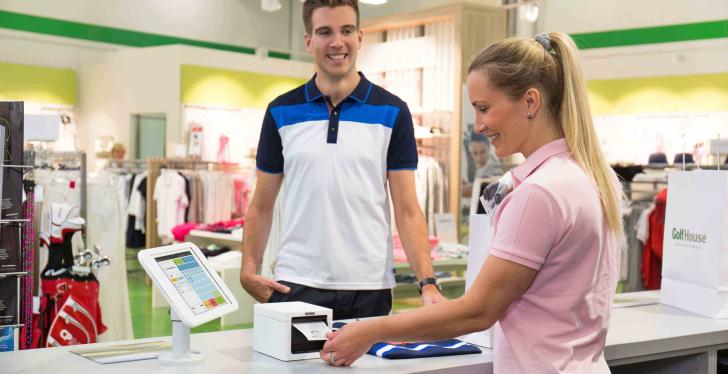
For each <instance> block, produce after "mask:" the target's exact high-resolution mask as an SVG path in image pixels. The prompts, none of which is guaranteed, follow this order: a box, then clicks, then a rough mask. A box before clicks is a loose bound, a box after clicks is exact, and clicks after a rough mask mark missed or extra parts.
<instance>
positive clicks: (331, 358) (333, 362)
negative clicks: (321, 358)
mask: <svg viewBox="0 0 728 374" xmlns="http://www.w3.org/2000/svg"><path fill="white" fill-rule="evenodd" d="M329 362H330V363H331V364H332V365H336V357H334V352H329Z"/></svg>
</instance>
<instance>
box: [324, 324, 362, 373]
mask: <svg viewBox="0 0 728 374" xmlns="http://www.w3.org/2000/svg"><path fill="white" fill-rule="evenodd" d="M366 322H370V321H366ZM366 322H353V323H349V324H347V325H346V326H344V327H342V328H341V329H339V330H338V331H334V332H330V333H328V334H326V338H327V339H328V341H327V342H326V344H324V348H323V350H321V359H322V360H324V361H325V362H326V363H328V364H329V365H333V366H349V365H351V364H353V363H354V361H356V360H358V359H359V357H361V356H362V355H364V354H365V353H367V351H368V350H369V348H370V347H371V346H372V344H374V343H375V342H374V340H373V337H372V336H371V334H369V333H368V332H367V328H366V327H367V323H366Z"/></svg>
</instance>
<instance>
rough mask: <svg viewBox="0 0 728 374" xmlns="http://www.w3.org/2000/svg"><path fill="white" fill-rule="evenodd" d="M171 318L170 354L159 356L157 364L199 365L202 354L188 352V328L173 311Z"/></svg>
mask: <svg viewBox="0 0 728 374" xmlns="http://www.w3.org/2000/svg"><path fill="white" fill-rule="evenodd" d="M170 314H171V317H172V352H171V353H166V354H164V355H161V356H159V362H160V363H162V364H164V365H172V366H182V365H194V364H198V363H201V362H202V360H203V359H204V357H203V356H202V354H200V353H197V352H192V351H190V328H189V327H187V325H185V324H184V323H183V322H182V321H181V320H180V319H179V317H177V313H175V312H174V309H172V310H171V313H170Z"/></svg>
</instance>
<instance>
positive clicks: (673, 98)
mask: <svg viewBox="0 0 728 374" xmlns="http://www.w3.org/2000/svg"><path fill="white" fill-rule="evenodd" d="M587 87H588V90H589V98H590V102H591V107H592V112H593V114H595V115H614V114H635V113H676V112H709V111H728V74H727V73H723V74H702V75H686V76H676V77H650V78H629V79H613V80H594V81H590V82H588V83H587Z"/></svg>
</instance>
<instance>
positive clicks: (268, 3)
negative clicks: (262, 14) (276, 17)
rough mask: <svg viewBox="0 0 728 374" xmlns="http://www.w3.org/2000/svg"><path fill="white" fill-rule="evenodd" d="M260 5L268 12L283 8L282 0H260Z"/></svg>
mask: <svg viewBox="0 0 728 374" xmlns="http://www.w3.org/2000/svg"><path fill="white" fill-rule="evenodd" d="M260 7H261V8H262V9H263V10H265V11H266V12H275V11H277V10H280V9H281V2H280V0H260Z"/></svg>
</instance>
